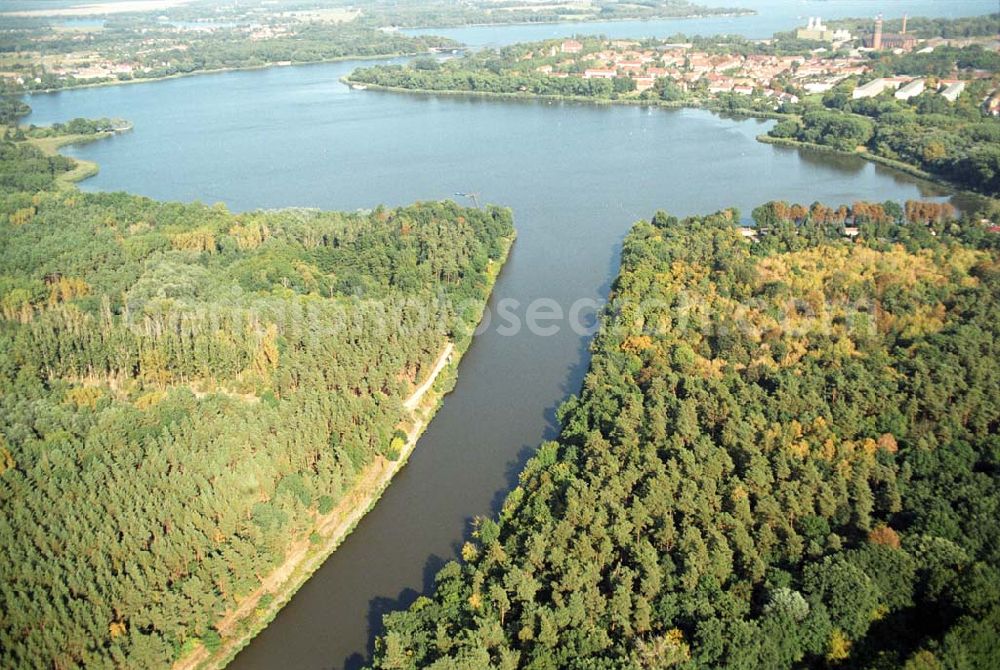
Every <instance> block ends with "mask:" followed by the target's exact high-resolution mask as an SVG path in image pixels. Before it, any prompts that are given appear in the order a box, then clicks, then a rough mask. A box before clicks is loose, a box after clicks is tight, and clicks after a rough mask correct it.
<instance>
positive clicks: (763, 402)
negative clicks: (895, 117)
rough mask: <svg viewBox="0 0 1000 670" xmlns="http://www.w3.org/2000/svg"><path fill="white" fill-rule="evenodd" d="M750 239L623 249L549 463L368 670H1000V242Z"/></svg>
mask: <svg viewBox="0 0 1000 670" xmlns="http://www.w3.org/2000/svg"><path fill="white" fill-rule="evenodd" d="M754 219H755V220H756V223H757V226H756V230H755V231H754V234H755V235H756V236H757V237H759V239H758V240H754V239H748V238H747V237H745V236H744V235H741V232H740V230H739V228H738V227H737V226H736V225H734V224H735V222H736V221H738V220H739V214H738V213H737V212H734V211H732V210H729V211H723V212H720V213H717V214H714V215H711V216H699V217H691V218H688V219H684V220H678V219H677V218H674V217H671V216H668V215H666V214H664V213H663V212H658V213H657V214H656V215H655V216H654V217H653V218H652V220H651V221H650V222H645V221H644V222H640V223H638V224H637V225H636V226H635V228H634V229H633V231H632V232H631V233H630V234H629V235H628V237H627V239H626V240H625V243H624V248H623V251H622V264H621V273H620V275H619V276H618V278H617V280H616V282H615V284H614V287H613V291H612V294H611V299H610V302H609V305H608V308H607V311H606V314H605V317H604V320H603V323H602V327H601V329H600V332H599V333H598V335H597V336H596V338H595V341H594V343H593V345H592V348H593V358H592V362H591V368H590V371H589V372H588V374H587V376H586V378H585V380H584V382H583V386H582V390H581V391H580V393H579V396H576V397H572V398H571V399H570V400H568V401H567V402H566V403H565V404H564V405H563V406H562V408H561V409H560V411H559V418H560V422H561V425H562V428H561V434H560V436H559V438H558V440H557V441H552V442H546V443H544V444H542V445H541V446H540V448H539V449H538V451H537V453H536V455H535V456H534V457H533V458H532V459H531V460H530V461H529V462H528V463H527V465H526V467H525V469H524V470H523V472H522V473H521V475H520V479H519V485H518V486H517V487H516V488H515V489H514V490H513V491H512V492H511V493H510V494H509V496H508V497H507V499H506V501H505V502H504V504H503V506H502V510H501V511H500V513H499V516H498V518H487V519H478V520H477V524H476V530H475V532H474V533H473V537H472V538H470V540H469V541H468V542H467V543H466V544H465V546H464V547H463V548H462V551H461V554H462V558H463V561H462V562H461V563H458V562H452V563H449V564H447V565H446V566H445V567H444V568H443V569H442V570H441V571H440V572H439V573H438V574H437V577H436V581H435V587H434V590H433V593H431V594H430V595H429V596H424V597H420V598H418V599H417V600H416V602H415V603H414V604H413V605H412V606H411V607H410V609H409V610H408V611H403V612H396V613H391V614H389V615H387V616H386V617H385V624H386V629H387V630H386V633H385V634H384V635H383V636H382V637H381V638H380V639H379V640H378V642H377V645H376V657H375V660H374V666H375V667H376V668H385V669H389V668H394V669H396V668H417V667H434V668H441V669H444V668H485V667H494V668H533V669H542V668H587V669H597V668H607V669H610V668H658V669H662V668H673V667H676V668H694V667H718V668H746V669H751V668H752V669H756V668H787V667H843V668H855V667H856V668H861V667H864V668H897V667H906V668H908V669H910V670H917V669H918V668H921V669H928V668H963V669H974V668H975V669H980V668H981V669H983V670H987V669H990V668H996V667H997V665H998V664H1000V648H998V644H997V641H998V639H1000V436H998V427H1000V424H998V422H1000V348H998V347H1000V344H998V343H1000V244H998V237H1000V235H997V234H996V233H995V232H991V231H990V230H989V229H988V228H987V227H986V226H985V225H984V224H982V223H979V222H978V221H973V220H964V221H956V220H955V219H954V218H953V212H952V211H951V210H950V208H949V207H947V206H941V205H937V204H934V203H919V202H912V203H908V204H907V206H906V207H905V208H904V207H900V206H899V205H896V204H894V203H885V204H869V203H856V204H855V205H853V206H851V207H840V208H831V207H825V206H823V205H820V204H815V205H813V206H811V207H808V206H793V205H788V204H786V203H769V204H768V205H764V206H762V207H760V208H758V209H757V210H755V211H754ZM855 229H857V230H855ZM747 232H750V231H747ZM855 232H858V233H859V234H858V235H857V237H853V239H852V237H851V236H852V235H853V234H854V233H855Z"/></svg>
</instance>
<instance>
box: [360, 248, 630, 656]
mask: <svg viewBox="0 0 1000 670" xmlns="http://www.w3.org/2000/svg"><path fill="white" fill-rule="evenodd" d="M621 250H622V243H621V242H617V243H616V244H615V245H614V253H613V254H612V256H611V260H610V262H609V267H608V272H607V275H606V277H605V279H604V281H603V282H602V283H601V285H600V287H599V289H598V290H599V294H600V295H604V296H606V295H607V294H608V292H609V291H610V290H611V286H612V282H613V280H614V277H615V276H616V275H617V273H618V267H619V264H620V258H621ZM508 267H509V266H504V268H503V269H502V270H501V277H502V276H503V273H504V272H507V271H508ZM495 300H496V295H495V294H494V295H493V296H491V298H490V302H489V304H490V307H493V302H494V301H495ZM603 309H604V305H603V304H602V305H600V306H599V307H598V308H597V309H596V310H595V312H594V313H591V314H587V315H584V316H582V317H581V325H582V326H584V327H585V328H588V329H590V330H596V325H597V322H598V320H599V318H600V315H601V314H602V313H603ZM592 340H593V335H588V336H583V337H579V338H578V339H577V345H576V346H577V356H576V357H575V358H574V362H573V364H572V365H570V366H569V369H568V371H567V373H566V377H565V379H564V381H563V382H562V384H560V390H561V391H562V393H563V397H562V398H561V399H560V400H559V402H558V403H555V404H553V405H550V406H548V407H546V408H545V410H544V417H545V427H544V431H543V434H542V440H543V441H547V440H554V439H556V438H558V436H559V430H560V426H559V421H558V419H557V416H556V415H557V413H558V410H559V407H560V406H561V405H562V404H563V403H564V402H565V401H566V400H567V399H568V397H569V396H570V395H572V394H574V393H579V391H580V388H581V386H582V384H583V379H584V377H585V376H586V374H587V371H588V370H589V369H590V358H591V352H590V343H591V342H592ZM474 345H475V340H474V341H473V346H474ZM537 450H538V445H537V444H525V445H522V446H521V448H520V449H519V450H518V452H517V455H516V456H515V457H514V458H513V459H512V460H510V461H508V462H507V464H506V466H505V467H504V484H503V486H501V487H500V488H499V489H498V490H497V491H496V492H495V493H494V494H493V497H492V499H491V501H490V505H489V515H490V516H491V517H494V518H495V517H496V516H498V515H499V513H500V510H501V508H502V507H503V504H504V501H505V500H506V499H507V496H508V494H510V492H511V491H512V490H513V489H514V488H515V487H516V486H517V485H518V484H519V482H520V477H521V472H523V471H524V468H525V466H526V465H527V463H528V460H530V459H531V457H532V456H534V455H535V453H536V452H537ZM464 527H465V529H466V530H465V532H464V533H463V535H462V537H461V539H459V540H457V541H455V542H453V543H452V545H451V557H450V558H445V557H442V556H439V555H437V554H431V555H430V556H428V557H427V560H426V561H425V562H424V568H423V573H422V579H421V582H422V585H421V590H420V591H417V590H416V589H413V588H405V589H403V590H402V591H400V592H399V594H398V595H396V596H395V597H393V596H377V597H375V598H372V599H371V600H370V601H369V603H368V615H367V623H368V639H367V641H366V644H365V653H364V654H361V653H360V652H354V653H352V654H351V655H349V656H348V657H347V658H345V659H344V662H343V668H344V670H362V668H365V667H366V666H367V665H368V664H369V663H371V659H372V657H373V655H374V652H375V641H376V639H377V638H378V637H379V636H380V635H382V634H383V633H384V632H385V626H384V623H383V617H384V616H385V615H386V614H389V613H391V612H398V611H402V610H405V609H407V608H409V607H410V606H411V605H412V604H413V603H414V602H415V601H416V600H417V598H419V597H420V596H421V595H424V594H430V593H432V592H433V589H434V581H435V578H436V576H437V574H438V572H440V570H441V569H442V568H443V567H444V566H445V564H446V563H448V561H450V560H454V559H455V558H457V557H458V556H459V555H460V554H461V547H462V544H463V543H464V542H465V541H466V540H468V539H469V537H471V535H472V532H473V529H474V528H475V517H473V516H469V517H466V518H465V524H464Z"/></svg>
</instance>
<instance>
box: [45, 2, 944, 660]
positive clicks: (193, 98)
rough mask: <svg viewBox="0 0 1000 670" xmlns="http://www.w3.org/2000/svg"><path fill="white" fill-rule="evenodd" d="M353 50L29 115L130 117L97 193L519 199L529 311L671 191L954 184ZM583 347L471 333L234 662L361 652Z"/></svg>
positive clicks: (404, 600) (517, 460)
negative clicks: (421, 73)
mask: <svg viewBox="0 0 1000 670" xmlns="http://www.w3.org/2000/svg"><path fill="white" fill-rule="evenodd" d="M822 4H824V5H831V6H836V5H838V4H839V3H835V2H828V3H822ZM847 4H852V3H847ZM853 4H854V5H857V4H859V3H853ZM357 65H359V63H353V62H344V63H336V64H327V65H315V66H303V67H295V68H271V69H266V70H256V71H246V72H231V73H223V74H213V75H205V76H196V77H188V78H183V79H173V80H169V81H163V82H158V83H154V84H137V85H130V86H117V87H110V88H93V89H81V90H75V91H65V92H61V93H53V94H45V95H37V96H33V97H32V98H31V99H30V103H31V105H32V106H33V107H34V110H35V111H34V112H33V114H32V115H31V116H30V117H29V118H28V119H27V121H28V122H30V123H39V124H41V123H50V122H53V121H61V120H66V119H69V118H72V117H75V116H90V117H102V116H110V117H116V116H117V117H123V118H126V119H129V120H131V121H133V122H134V123H135V129H134V131H132V132H129V133H126V134H124V135H121V136H118V137H114V138H112V139H109V140H103V141H99V142H95V143H93V144H89V145H85V146H81V147H75V148H72V149H70V150H69V152H70V153H72V154H73V155H76V156H80V157H82V158H86V159H89V160H93V161H96V162H98V163H99V164H100V166H101V172H100V174H98V175H97V176H96V177H94V178H92V179H90V180H88V181H87V182H84V183H83V184H82V188H84V189H85V190H116V189H122V190H127V191H131V192H135V193H140V194H145V195H149V196H152V197H156V198H164V199H179V200H196V199H198V200H202V201H205V202H215V201H221V202H224V203H226V204H227V205H228V206H229V207H230V208H232V209H234V210H246V209H251V208H274V207H287V206H306V207H323V208H330V209H347V210H351V209H357V208H369V207H372V206H374V205H376V204H378V203H386V204H390V205H394V204H402V203H408V202H412V201H414V200H430V199H439V198H449V197H455V193H457V192H477V193H479V197H480V198H481V199H482V200H484V201H489V202H496V203H502V204H506V205H510V206H511V207H513V208H514V212H515V223H516V226H517V228H518V234H519V237H518V240H517V243H516V244H515V246H514V249H513V252H512V255H511V258H510V260H509V262H508V264H507V266H506V267H505V268H504V270H503V272H502V274H501V276H500V278H499V281H498V282H497V285H496V289H495V291H494V295H493V298H492V299H491V302H490V306H491V309H493V310H495V308H496V306H497V305H498V304H499V302H500V301H504V304H506V305H508V306H509V307H512V308H513V310H514V311H515V312H516V313H517V314H519V315H520V317H522V318H523V316H524V311H525V309H526V308H527V305H528V304H529V303H530V302H531V301H533V300H536V299H541V298H548V299H551V300H554V301H555V303H556V304H557V305H560V306H562V307H563V308H564V309H567V310H568V308H569V306H570V305H572V304H573V303H574V302H576V301H578V300H591V301H594V302H595V303H596V302H599V301H602V300H603V299H604V297H605V296H606V295H607V292H608V289H609V286H610V282H611V280H612V278H613V277H614V276H615V274H616V271H617V267H618V254H619V251H620V247H621V241H622V238H623V237H624V235H625V234H626V232H627V231H628V229H629V227H630V226H631V224H632V223H633V222H634V221H635V220H637V219H639V218H642V217H646V218H648V217H649V216H651V215H652V214H653V212H654V211H655V210H656V209H658V208H662V209H666V210H668V211H670V212H671V213H674V214H679V215H683V214H691V213H699V212H710V211H714V210H717V209H720V208H723V207H729V206H737V207H739V208H740V209H741V210H742V211H743V213H744V214H748V213H749V212H750V210H751V209H752V208H753V207H755V206H756V205H758V204H761V203H763V202H765V201H767V200H770V199H785V200H789V201H797V202H802V203H812V202H813V201H815V200H820V201H824V202H827V203H829V204H839V203H850V202H852V201H854V200H878V201H883V200H886V199H896V200H906V199H910V198H919V197H925V196H928V197H940V196H942V195H943V194H944V192H943V191H942V190H941V189H938V188H936V187H932V186H929V185H927V184H923V183H920V182H917V181H915V180H913V179H911V178H909V177H906V176H903V175H900V174H898V173H894V172H891V171H888V170H885V169H882V168H879V167H876V166H874V165H873V164H870V163H866V162H864V161H862V160H860V159H854V158H852V157H841V156H832V155H828V154H819V153H811V152H798V151H795V150H791V149H786V148H780V147H774V146H771V145H765V144H761V143H758V142H756V141H755V137H756V136H757V135H758V134H760V133H763V132H765V131H766V130H767V129H768V128H769V127H770V123H771V122H762V121H756V120H738V119H728V118H721V117H719V116H716V115H713V114H711V113H708V112H704V111H696V110H662V109H647V108H641V107H624V106H623V107H611V106H603V107H601V106H587V105H581V104H558V103H548V102H532V101H525V102H517V101H497V100H482V99H467V98H457V97H440V98H439V97H422V96H406V95H396V94H391V93H380V92H375V91H355V90H351V89H349V88H348V87H346V86H344V85H342V84H340V83H339V82H338V78H339V77H341V76H342V75H344V74H346V73H348V72H350V71H351V70H352V69H353V68H354V67H356V66H357ZM511 301H514V302H511ZM515 302H516V305H515ZM588 344H589V335H587V334H586V333H583V334H581V333H580V332H577V330H575V329H571V328H569V327H565V326H564V327H561V328H560V329H559V330H558V332H556V333H555V334H551V335H548V336H543V335H539V334H537V333H535V332H532V331H530V330H528V329H521V330H520V331H518V332H517V333H516V334H513V335H510V334H506V333H505V332H501V331H500V330H499V329H497V328H495V327H491V328H488V329H486V330H485V332H484V333H483V334H482V335H480V336H479V337H477V338H476V339H475V341H474V343H473V345H472V346H471V348H470V349H469V351H468V353H467V355H466V357H465V358H464V359H463V361H462V363H461V366H460V370H459V379H458V384H457V386H456V388H455V391H454V393H453V394H452V395H450V396H449V397H448V398H447V400H446V402H445V403H444V405H443V407H442V408H441V410H440V412H439V413H438V415H437V417H436V418H435V419H434V421H433V422H432V423H431V425H430V427H429V428H428V430H427V432H426V433H425V434H424V436H423V438H422V439H421V440H420V443H419V445H418V446H417V448H416V451H415V452H414V453H413V455H412V457H411V458H410V461H409V464H408V465H407V466H406V467H405V468H404V469H403V470H402V472H401V473H400V474H399V475H398V477H397V478H396V480H395V481H393V483H392V484H391V486H390V487H389V488H388V490H387V491H386V493H385V495H384V496H383V497H382V499H381V501H380V502H379V503H378V504H377V505H376V506H375V508H374V509H373V511H372V512H370V513H369V514H368V515H367V516H366V517H365V518H364V519H363V521H362V522H361V523H360V524H359V525H358V527H357V529H356V530H355V531H354V533H353V534H352V535H350V536H349V537H348V538H347V540H346V541H345V542H344V544H343V545H342V546H341V547H340V548H339V549H338V550H337V551H336V552H335V553H334V554H333V556H332V557H331V558H330V559H329V560H328V561H327V562H326V563H325V564H324V565H323V567H322V568H321V569H320V570H319V571H317V573H316V574H315V575H314V576H313V578H312V579H311V580H309V581H308V582H307V583H306V584H305V586H304V587H303V588H302V589H301V590H300V591H299V593H298V594H297V595H296V596H295V598H293V599H292V601H291V602H290V603H289V605H288V606H287V607H286V608H285V609H284V610H282V612H281V613H280V614H279V615H278V617H277V618H276V619H275V621H274V622H273V623H272V624H271V625H270V626H269V627H268V628H267V629H266V630H265V631H264V632H263V633H262V634H261V635H260V636H258V637H257V638H256V639H255V640H254V641H253V642H252V643H251V644H250V645H249V646H248V647H247V648H246V649H245V650H243V651H242V652H241V653H240V654H239V656H237V657H236V659H235V661H234V662H233V665H232V667H235V668H239V669H255V668H261V669H265V668H266V669H271V668H275V667H289V668H296V669H302V668H304V669H320V668H340V667H350V668H354V667H357V666H358V665H359V664H360V663H361V661H362V658H363V656H364V655H365V654H366V653H367V650H368V647H369V644H370V640H371V639H372V637H371V636H372V635H373V634H374V633H375V632H377V631H378V629H379V628H378V627H379V622H380V620H381V615H382V613H384V612H385V611H388V610H390V609H392V608H398V607H403V606H406V605H407V604H409V603H410V602H412V601H413V599H414V598H415V597H416V595H417V594H418V593H419V592H420V591H422V590H424V589H425V588H426V587H427V586H428V585H429V583H430V581H429V580H430V579H431V578H432V576H433V574H434V573H435V571H436V570H437V569H438V568H439V567H440V566H441V565H442V564H443V562H445V561H447V560H450V559H452V558H454V557H455V556H456V555H457V552H458V548H459V547H460V545H461V543H462V541H463V539H464V538H465V537H466V536H467V535H468V533H469V531H470V521H471V519H472V517H473V516H475V515H481V514H489V513H490V512H491V511H493V510H495V509H496V508H497V506H498V503H499V501H500V500H502V497H503V495H504V494H505V492H506V491H508V490H509V489H510V488H511V486H512V484H513V483H514V482H515V481H516V478H517V473H518V472H519V471H520V469H521V466H522V464H523V463H524V460H525V459H526V458H527V457H528V455H530V454H531V453H532V451H533V450H534V449H535V448H536V447H537V445H538V444H539V442H540V441H542V440H544V439H548V438H552V437H553V436H554V435H555V429H556V427H555V422H554V412H555V408H556V407H557V405H558V404H559V403H561V402H562V401H563V400H564V399H565V398H566V397H567V396H568V395H569V394H571V393H574V392H575V391H576V390H577V389H578V388H579V385H580V382H581V380H582V377H583V374H584V372H585V370H586V368H587V365H588V363H589V354H588V349H587V347H588Z"/></svg>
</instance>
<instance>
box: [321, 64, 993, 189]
mask: <svg viewBox="0 0 1000 670" xmlns="http://www.w3.org/2000/svg"><path fill="white" fill-rule="evenodd" d="M340 81H341V82H342V83H344V84H346V85H348V86H351V87H352V88H353V87H354V86H355V85H357V86H364V87H365V90H371V91H383V92H387V93H402V94H409V95H428V96H432V95H445V96H452V97H463V96H468V97H473V98H498V99H503V100H520V101H525V102H527V101H538V100H544V101H549V102H553V101H558V102H573V103H582V104H587V105H598V106H603V105H622V106H633V107H656V108H661V109H700V110H704V111H707V112H712V113H713V114H718V115H720V116H731V117H736V118H747V119H760V120H765V121H770V120H781V119H787V118H794V116H795V115H794V114H782V113H781V112H764V111H754V110H730V109H722V108H721V107H719V106H717V105H712V104H705V103H704V102H702V101H697V100H692V101H684V102H670V101H664V100H638V99H634V98H625V99H618V100H611V99H599V98H591V97H588V96H583V95H571V96H564V95H544V94H542V95H539V94H534V93H497V92H493V91H456V90H442V91H435V90H430V89H413V88H402V87H399V86H383V85H381V84H369V83H366V82H362V81H354V80H352V79H351V77H350V75H345V76H343V77H341V78H340ZM756 139H757V141H758V142H760V143H762V144H771V145H775V146H784V147H788V148H793V149H813V150H816V151H821V152H825V153H833V154H839V155H842V156H856V157H858V158H862V159H864V160H867V161H870V162H872V163H875V164H877V165H881V166H882V167H885V168H889V169H891V170H895V171H897V172H901V173H903V174H905V175H907V176H909V177H913V178H914V179H919V180H922V181H925V182H927V183H928V184H932V185H934V186H937V187H940V188H946V189H948V190H949V191H951V192H952V193H953V194H954V195H961V196H965V197H972V198H978V199H981V200H982V201H983V202H984V203H989V204H990V205H992V206H995V207H1000V199H998V198H996V197H994V196H991V195H988V194H986V193H979V192H977V191H970V190H968V189H965V188H962V187H960V186H958V185H956V184H953V183H952V182H950V181H948V180H946V179H944V178H943V177H938V176H936V175H933V174H931V173H929V172H926V171H924V170H921V169H920V168H919V167H917V166H915V165H910V164H909V163H904V162H902V161H895V160H892V159H890V158H885V157H884V156H879V155H877V154H873V153H871V152H870V151H863V152H862V151H859V152H850V151H842V150H840V149H835V148H833V147H828V146H825V145H822V144H811V143H808V142H799V141H797V140H790V139H785V138H779V137H771V136H770V135H767V134H761V135H758V136H757V138H756Z"/></svg>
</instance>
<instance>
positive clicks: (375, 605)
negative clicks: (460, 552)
mask: <svg viewBox="0 0 1000 670" xmlns="http://www.w3.org/2000/svg"><path fill="white" fill-rule="evenodd" d="M447 562H448V559H445V558H442V557H441V556H437V555H436V554H432V555H430V556H428V557H427V561H426V562H425V563H424V570H423V580H422V581H423V589H422V593H430V591H431V588H432V587H433V586H434V577H435V576H436V575H437V573H438V572H440V570H441V568H443V567H444V566H445V563H447ZM420 595H421V592H418V591H417V590H416V589H411V588H406V589H403V590H402V591H400V592H399V595H397V596H396V597H395V598H393V597H390V596H378V597H375V598H372V599H371V601H370V602H369V605H368V630H369V631H370V633H369V636H368V641H367V643H366V645H365V653H366V654H367V658H365V656H363V655H362V654H361V653H359V652H355V653H353V654H351V655H350V656H348V657H347V658H345V659H344V663H343V668H344V670H361V668H364V667H365V666H366V665H367V664H368V663H370V662H371V658H372V655H373V654H374V652H375V638H377V637H378V636H379V635H381V634H382V633H383V631H384V630H385V627H384V626H383V625H382V617H384V616H385V615H386V614H389V613H390V612H399V611H401V610H405V609H407V608H408V607H409V606H410V605H412V604H413V603H414V601H416V599H417V598H419V597H420Z"/></svg>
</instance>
